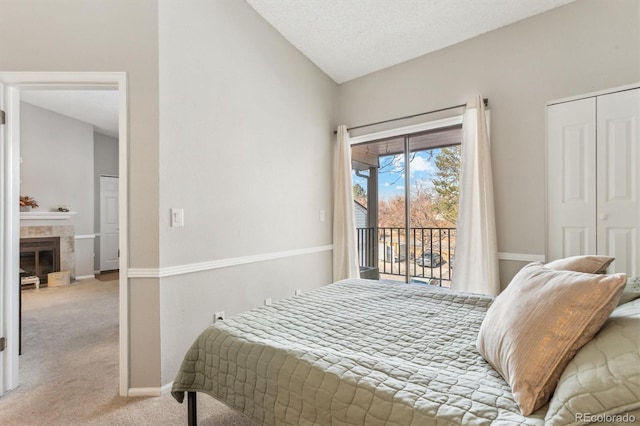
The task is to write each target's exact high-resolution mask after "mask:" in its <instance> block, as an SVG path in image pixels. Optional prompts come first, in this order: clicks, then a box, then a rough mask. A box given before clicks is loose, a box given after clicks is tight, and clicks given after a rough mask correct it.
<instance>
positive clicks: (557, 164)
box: [547, 98, 597, 260]
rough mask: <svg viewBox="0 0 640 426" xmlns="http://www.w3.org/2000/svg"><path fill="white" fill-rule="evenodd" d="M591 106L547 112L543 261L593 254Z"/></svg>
mask: <svg viewBox="0 0 640 426" xmlns="http://www.w3.org/2000/svg"><path fill="white" fill-rule="evenodd" d="M595 102H596V101H595V98H588V99H582V100H578V101H573V102H566V103H561V104H556V105H551V106H549V107H548V109H547V179H548V181H547V224H548V228H547V232H548V236H547V241H548V249H547V253H548V257H549V259H548V260H554V259H559V258H563V257H568V256H577V255H581V254H595V253H596V249H597V247H596V231H595V230H596V218H595V214H594V212H595V211H596V189H595V181H596V175H595V174H596V128H595V125H596V108H595Z"/></svg>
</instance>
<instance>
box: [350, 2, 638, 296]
mask: <svg viewBox="0 0 640 426" xmlns="http://www.w3.org/2000/svg"><path fill="white" fill-rule="evenodd" d="M639 15H640V6H639V3H638V2H637V1H636V0H620V1H616V2H608V1H602V0H582V1H578V2H574V3H571V4H568V5H566V6H563V7H560V8H558V9H554V10H551V11H549V12H546V13H544V14H541V15H538V16H536V17H532V18H530V19H527V20H524V21H520V22H518V23H515V24H513V25H510V26H508V27H504V28H502V29H499V30H496V31H492V32H490V33H487V34H484V35H482V36H480V37H476V38H474V39H471V40H468V41H465V42H462V43H459V44H457V45H454V46H452V47H449V48H446V49H443V50H440V51H437V52H434V53H432V54H429V55H425V56H423V57H420V58H417V59H414V60H411V61H408V62H405V63H403V64H400V65H397V66H394V67H391V68H388V69H385V70H382V71H379V72H376V73H373V74H370V75H367V76H364V77H362V78H359V79H356V80H353V81H350V82H348V83H344V84H342V85H341V86H340V87H339V89H338V105H339V107H338V108H339V110H338V121H339V123H340V124H346V125H347V126H355V125H360V124H366V123H371V122H376V121H380V120H385V119H389V118H394V117H401V116H404V115H409V114H415V113H418V112H422V111H429V110H433V109H438V108H442V107H446V106H450V105H457V104H460V103H464V102H466V100H468V99H469V98H470V97H471V96H473V95H475V94H477V93H480V94H482V95H483V96H484V97H488V98H489V103H490V107H491V120H492V122H491V136H492V160H493V172H494V185H495V197H496V200H495V201H496V216H497V218H496V219H497V226H498V249H499V251H501V252H507V253H523V254H534V255H543V254H544V253H545V199H546V196H545V104H546V102H547V101H550V100H554V99H558V98H563V97H567V96H573V95H577V94H581V93H586V92H591V91H596V90H600V89H606V88H610V87H617V86H621V85H625V84H629V83H633V82H638V81H640V19H639ZM400 123H401V124H400V125H404V124H405V123H403V122H400ZM397 125H398V124H397V123H396V124H395V126H397ZM379 129H381V128H380V127H378V128H374V129H371V128H370V129H368V130H369V131H371V130H379ZM523 264H524V263H522V262H512V261H501V275H502V277H501V280H502V285H503V287H504V286H506V285H507V284H508V282H509V281H510V279H511V277H512V276H513V275H514V274H515V273H516V272H517V271H518V270H519V268H520V267H521V266H522V265H523Z"/></svg>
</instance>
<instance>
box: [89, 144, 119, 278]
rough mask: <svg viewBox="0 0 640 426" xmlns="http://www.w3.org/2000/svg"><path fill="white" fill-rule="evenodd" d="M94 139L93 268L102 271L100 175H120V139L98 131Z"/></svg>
mask: <svg viewBox="0 0 640 426" xmlns="http://www.w3.org/2000/svg"><path fill="white" fill-rule="evenodd" d="M93 140H94V145H93V191H94V194H95V197H94V203H93V209H94V216H93V223H94V226H93V230H94V231H93V232H94V233H95V234H96V239H95V244H94V252H95V259H94V266H93V270H94V271H96V273H97V272H99V271H100V176H118V164H119V161H118V139H116V138H113V137H111V136H107V135H103V134H102V133H97V132H96V133H94V134H93Z"/></svg>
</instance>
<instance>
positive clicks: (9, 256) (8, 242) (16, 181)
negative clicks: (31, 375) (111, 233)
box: [0, 72, 129, 396]
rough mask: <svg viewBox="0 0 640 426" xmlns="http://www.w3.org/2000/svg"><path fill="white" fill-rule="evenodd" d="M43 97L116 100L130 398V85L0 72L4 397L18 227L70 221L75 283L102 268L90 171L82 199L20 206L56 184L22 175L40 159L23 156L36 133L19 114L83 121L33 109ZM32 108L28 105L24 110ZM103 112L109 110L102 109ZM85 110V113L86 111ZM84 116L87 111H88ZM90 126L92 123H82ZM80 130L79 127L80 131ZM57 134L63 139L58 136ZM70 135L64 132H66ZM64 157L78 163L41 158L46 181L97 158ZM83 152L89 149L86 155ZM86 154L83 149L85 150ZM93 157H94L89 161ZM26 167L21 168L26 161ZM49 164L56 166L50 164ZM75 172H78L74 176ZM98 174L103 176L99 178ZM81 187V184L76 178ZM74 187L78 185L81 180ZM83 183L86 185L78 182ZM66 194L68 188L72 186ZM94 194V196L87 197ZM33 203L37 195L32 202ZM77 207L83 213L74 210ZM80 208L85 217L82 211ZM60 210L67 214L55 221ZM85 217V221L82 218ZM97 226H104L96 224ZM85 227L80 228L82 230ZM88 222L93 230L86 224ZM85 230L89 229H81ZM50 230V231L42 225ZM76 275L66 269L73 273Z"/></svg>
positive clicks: (16, 298) (120, 80)
mask: <svg viewBox="0 0 640 426" xmlns="http://www.w3.org/2000/svg"><path fill="white" fill-rule="evenodd" d="M38 92H42V93H44V94H46V95H45V97H47V96H49V95H50V97H54V96H55V95H60V94H62V93H63V92H64V93H69V94H71V95H72V96H73V95H81V94H86V93H88V92H95V93H98V92H100V93H103V94H106V93H110V94H111V95H115V96H114V97H113V98H114V99H115V105H116V110H115V111H116V112H115V117H112V119H114V120H115V121H116V125H115V128H116V129H117V130H116V132H117V135H116V139H115V158H116V161H117V163H116V165H115V172H113V171H111V172H110V173H112V174H115V175H118V176H119V178H120V180H119V194H120V196H119V203H117V206H116V212H117V216H118V220H119V222H120V223H121V224H124V225H121V226H120V227H119V230H118V231H119V232H118V237H117V240H118V244H117V245H118V249H119V251H120V253H119V254H120V259H119V260H120V262H119V265H118V267H119V269H120V271H121V273H120V274H119V277H118V283H119V286H118V289H117V294H118V303H117V304H118V306H119V309H118V313H117V316H118V318H119V339H118V342H119V355H118V358H119V365H120V368H119V370H120V371H119V393H120V395H123V396H126V395H127V393H128V387H129V383H128V309H127V307H128V296H127V295H128V288H127V287H128V280H127V265H128V259H127V256H128V250H127V248H128V228H127V226H126V224H127V217H128V212H127V210H128V209H127V202H126V201H127V193H128V192H127V191H128V183H127V177H128V176H127V170H128V165H127V163H128V156H127V152H128V149H127V146H128V131H127V129H128V120H127V116H128V113H127V81H126V74H125V73H112V72H110V73H47V72H43V73H0V108H1V109H2V110H3V111H5V113H6V117H7V118H6V124H5V126H2V128H0V130H1V131H0V140H1V141H2V142H3V143H2V144H1V152H0V157H2V159H3V161H2V162H1V164H0V167H1V175H2V185H1V187H0V192H2V201H0V204H1V214H0V220H1V222H2V229H3V231H5V232H3V233H2V235H0V245H1V247H2V249H3V250H2V251H3V253H2V259H1V263H0V265H2V271H1V274H2V284H1V285H2V289H0V290H2V291H0V326H2V327H3V328H4V329H5V330H7V331H6V342H7V344H6V350H5V351H4V353H2V354H1V355H0V379H1V380H0V395H2V394H3V393H4V392H5V391H7V390H10V389H13V388H15V387H16V386H18V384H19V355H18V346H19V345H18V342H19V336H20V333H19V322H20V315H19V306H20V295H21V288H20V287H21V286H20V285H19V283H20V280H19V239H20V231H21V225H24V224H25V223H27V224H29V225H47V223H46V221H56V223H58V222H61V221H67V222H69V216H73V222H74V223H73V225H74V227H77V228H78V231H77V232H75V235H74V237H73V240H74V242H73V245H74V246H75V250H74V256H75V259H74V260H75V263H74V265H73V266H72V267H71V268H70V269H71V271H73V273H74V278H76V279H85V278H86V279H89V278H93V277H94V276H95V275H96V274H97V273H99V271H100V268H99V264H96V263H95V260H94V253H95V252H96V250H95V249H94V247H95V246H96V245H97V244H98V243H99V238H100V237H99V233H100V232H99V230H97V229H96V228H95V227H94V223H95V216H96V215H97V216H98V217H99V212H98V211H96V210H94V203H95V202H96V201H95V200H94V198H95V196H94V194H96V193H99V191H95V190H94V188H93V186H92V184H93V182H94V181H98V180H99V179H98V178H94V176H93V174H91V176H90V178H88V179H89V182H90V184H91V185H90V186H91V187H90V188H89V189H87V190H86V192H83V193H82V194H80V195H79V196H78V197H77V198H75V199H73V198H72V199H71V200H69V199H68V198H64V196H63V195H62V194H58V197H59V199H56V200H54V199H53V198H51V192H53V191H47V192H42V195H40V197H41V199H40V200H38V201H39V202H40V203H39V205H40V206H41V208H42V209H41V211H40V212H39V213H40V214H41V216H40V217H38V214H37V213H38V212H20V211H19V206H18V200H19V198H20V197H19V196H20V195H21V194H22V193H23V190H24V191H26V190H27V189H28V190H29V191H35V189H34V188H39V186H38V185H41V186H46V185H49V184H51V182H48V181H45V180H40V184H37V183H35V184H33V183H32V182H30V181H29V180H30V179H32V178H34V177H37V173H33V174H32V173H29V175H28V177H27V176H26V175H25V174H23V173H21V171H22V172H24V171H25V170H27V169H29V168H30V166H31V164H29V167H27V166H26V165H25V164H24V162H25V161H34V162H37V161H38V160H35V158H36V156H35V155H34V156H31V155H30V156H29V159H28V160H27V159H26V156H27V150H23V149H22V148H23V142H24V141H23V139H24V138H25V137H28V136H29V133H30V131H31V130H33V128H29V129H28V130H26V128H24V127H23V128H21V127H22V126H21V116H22V115H24V111H25V110H26V109H31V112H33V111H34V110H36V111H37V112H39V113H43V115H50V114H53V115H58V116H60V117H62V116H64V117H66V119H67V120H75V121H78V122H80V121H83V119H82V118H79V117H73V116H72V114H71V113H70V112H69V111H64V110H62V111H60V110H58V111H52V109H51V107H47V106H46V105H43V104H40V105H34V103H35V102H36V101H34V98H32V95H33V94H37V93H38ZM27 105H28V106H27ZM101 107H104V105H101ZM81 109H82V108H81ZM84 109H85V112H86V111H87V109H88V108H84ZM84 122H85V123H89V121H86V120H85V121H84ZM80 127H82V126H80ZM86 127H88V129H89V130H85V132H87V133H89V134H90V136H89V138H90V139H91V143H92V144H93V143H97V142H98V140H97V139H98V138H95V139H94V138H93V134H94V131H95V134H96V135H97V134H101V135H105V132H104V131H103V128H102V126H101V125H100V124H94V123H89V124H86ZM50 135H51V137H42V138H41V139H43V140H44V141H45V143H47V142H48V143H50V144H51V145H54V144H55V140H53V139H55V136H56V135H55V133H50ZM58 136H59V135H58ZM62 136H65V135H62ZM58 148H59V151H61V152H60V153H61V154H62V155H65V156H68V157H73V158H74V159H75V160H76V163H75V164H76V165H73V166H65V165H63V161H59V162H57V163H56V160H55V159H54V158H53V156H51V155H50V156H49V158H45V159H44V160H42V161H45V162H47V161H48V162H49V163H53V166H54V167H55V166H57V168H55V174H56V176H57V178H56V176H50V177H49V181H53V182H55V181H56V179H57V180H58V182H59V181H60V180H62V179H63V178H64V177H67V176H68V175H72V174H73V172H74V169H76V167H77V168H78V170H80V169H82V170H83V171H84V172H86V169H91V170H92V172H91V173H93V170H94V168H95V164H94V162H95V160H96V159H95V158H91V159H88V158H86V157H85V158H84V159H83V161H80V160H79V158H77V157H80V156H81V155H80V151H83V150H82V149H77V150H76V149H72V148H70V147H66V148H61V147H58ZM46 149H55V148H53V147H45V148H44V149H43V151H46ZM86 151H90V152H91V153H93V152H94V147H93V146H91V148H87V150H86ZM83 152H85V151H83ZM85 153H86V152H85ZM92 157H93V156H92ZM21 162H22V164H21ZM50 165H51V164H50ZM78 170H75V171H76V172H77V171H78ZM100 174H104V172H103V173H100ZM75 180H76V181H77V182H81V181H83V180H86V179H84V178H83V177H81V178H76V179H75ZM77 182H76V183H77ZM81 183H83V184H85V189H86V188H88V187H87V186H86V183H87V182H81ZM74 184H75V183H74V182H72V180H67V181H66V183H65V184H64V185H63V186H66V187H71V190H70V191H69V193H72V194H73V193H76V192H78V191H77V190H76V188H74ZM67 189H69V188H67ZM88 194H90V195H88ZM34 198H35V197H34ZM74 210H78V212H75V213H76V214H75V215H74V214H73V213H74ZM80 211H82V213H81V212H80ZM58 213H60V214H61V216H63V217H57V216H58ZM81 215H82V220H85V222H82V220H81ZM98 223H99V222H98ZM79 224H80V225H79ZM87 224H88V225H87ZM80 226H84V227H83V228H82V229H80ZM44 227H47V226H44ZM61 227H66V226H51V228H61ZM71 271H69V272H70V273H71Z"/></svg>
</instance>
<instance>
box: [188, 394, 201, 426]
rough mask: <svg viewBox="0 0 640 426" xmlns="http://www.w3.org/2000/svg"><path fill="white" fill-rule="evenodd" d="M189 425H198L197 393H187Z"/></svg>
mask: <svg viewBox="0 0 640 426" xmlns="http://www.w3.org/2000/svg"><path fill="white" fill-rule="evenodd" d="M187 406H188V408H187V410H188V412H187V424H188V425H189V426H197V424H198V407H197V406H196V393H195V392H187Z"/></svg>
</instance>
